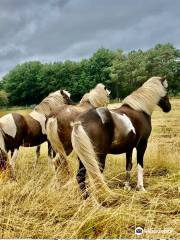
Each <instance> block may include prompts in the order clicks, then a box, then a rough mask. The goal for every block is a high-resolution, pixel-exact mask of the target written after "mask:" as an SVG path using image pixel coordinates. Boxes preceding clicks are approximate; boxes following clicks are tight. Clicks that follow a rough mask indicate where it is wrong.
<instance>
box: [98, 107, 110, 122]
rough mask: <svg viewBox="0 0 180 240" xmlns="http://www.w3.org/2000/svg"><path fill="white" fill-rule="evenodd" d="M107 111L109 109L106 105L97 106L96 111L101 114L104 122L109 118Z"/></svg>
mask: <svg viewBox="0 0 180 240" xmlns="http://www.w3.org/2000/svg"><path fill="white" fill-rule="evenodd" d="M106 111H107V109H106V108H104V107H100V108H96V112H97V114H98V115H99V117H100V118H101V121H102V123H103V124H104V123H105V122H106V121H107V120H108V118H107V115H106Z"/></svg>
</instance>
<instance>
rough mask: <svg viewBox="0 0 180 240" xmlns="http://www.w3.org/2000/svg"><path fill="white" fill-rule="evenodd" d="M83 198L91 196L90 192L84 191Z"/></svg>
mask: <svg viewBox="0 0 180 240" xmlns="http://www.w3.org/2000/svg"><path fill="white" fill-rule="evenodd" d="M82 197H83V200H86V199H87V198H88V197H89V193H88V192H84V193H83V194H82Z"/></svg>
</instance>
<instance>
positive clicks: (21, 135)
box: [0, 77, 171, 198]
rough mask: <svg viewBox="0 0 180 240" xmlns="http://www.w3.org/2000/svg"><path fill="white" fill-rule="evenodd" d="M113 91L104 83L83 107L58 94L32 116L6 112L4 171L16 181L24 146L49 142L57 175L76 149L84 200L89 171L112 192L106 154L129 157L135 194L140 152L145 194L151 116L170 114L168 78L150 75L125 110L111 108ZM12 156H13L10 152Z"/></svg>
mask: <svg viewBox="0 0 180 240" xmlns="http://www.w3.org/2000/svg"><path fill="white" fill-rule="evenodd" d="M109 95H110V91H109V90H108V89H106V87H105V86H104V85H103V84H101V83H99V84H97V86H96V87H95V88H94V89H92V90H90V92H88V93H86V94H85V95H84V96H83V97H82V99H81V101H80V103H79V104H73V102H72V100H71V98H70V94H69V93H68V92H67V91H65V90H59V91H56V92H54V93H51V94H49V95H48V96H47V97H46V98H45V99H44V100H43V101H42V102H41V103H40V104H39V105H37V106H36V107H35V108H34V109H33V111H32V112H31V113H29V114H27V115H21V114H18V113H11V114H7V115H5V116H3V117H1V118H0V169H1V171H5V170H6V168H7V166H8V165H9V167H10V173H11V178H12V179H15V172H14V168H15V160H16V158H17V155H18V151H19V147H20V146H24V147H32V146H37V150H36V154H37V155H36V159H38V157H39V155H40V144H41V143H43V142H45V141H47V142H48V158H49V159H50V161H51V162H52V164H53V165H54V167H55V169H56V171H57V169H58V168H59V167H62V166H63V165H61V164H59V163H60V162H65V163H67V174H69V172H70V171H71V170H70V169H68V166H69V165H68V158H67V157H68V155H69V154H70V153H71V152H72V151H74V152H75V154H76V156H77V158H78V160H79V169H78V171H77V177H76V178H77V182H78V184H79V187H80V189H81V191H82V196H83V197H84V198H87V197H88V195H89V193H88V190H87V188H86V183H85V179H86V172H87V174H88V177H89V179H90V181H89V182H90V184H92V186H93V185H94V186H95V185H96V186H99V187H101V188H102V189H103V191H104V192H106V191H108V192H110V189H109V187H108V185H107V183H106V182H105V180H104V178H103V174H102V172H103V170H104V167H105V160H106V156H107V154H121V153H125V154H126V181H125V183H124V184H125V185H124V188H125V189H128V190H130V188H131V184H130V171H131V169H132V152H133V149H134V148H136V150H137V189H138V190H140V191H145V189H144V184H143V158H144V153H145V151H146V148H147V142H148V138H149V136H150V133H151V114H152V112H153V110H154V108H155V106H156V105H158V106H159V107H160V108H161V109H162V110H163V111H164V112H169V111H170V110H171V104H170V102H169V98H168V82H167V79H166V78H165V77H151V78H150V79H148V80H147V81H146V82H144V84H143V85H142V86H141V87H140V88H138V89H137V90H135V91H134V92H132V93H131V94H130V95H128V96H127V97H126V98H125V99H124V100H123V101H122V104H121V106H120V107H118V108H115V109H111V110H109V109H108V108H107V105H108V103H109ZM9 151H10V152H11V156H9V154H8V152H9Z"/></svg>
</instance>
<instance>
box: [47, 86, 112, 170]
mask: <svg viewBox="0 0 180 240" xmlns="http://www.w3.org/2000/svg"><path fill="white" fill-rule="evenodd" d="M109 94H110V91H108V90H107V89H106V87H105V86H104V85H103V84H102V83H99V84H97V86H96V87H95V88H94V89H92V90H91V91H90V92H89V93H86V94H85V95H84V96H83V97H82V99H81V101H80V103H79V104H77V105H64V106H61V107H59V108H58V109H56V111H55V112H53V113H52V114H51V115H50V118H49V119H48V121H47V124H46V131H47V137H48V140H49V141H50V143H51V146H52V147H53V149H54V151H55V152H57V153H58V154H57V155H56V157H55V158H54V159H53V164H54V166H55V169H57V167H59V157H60V159H61V160H62V162H64V163H67V155H69V154H70V153H71V152H72V144H71V131H72V127H71V126H70V123H71V122H72V121H75V119H76V118H77V116H79V115H80V114H81V113H83V112H86V111H87V110H89V109H91V108H93V107H102V106H107V104H108V103H109ZM62 162H61V163H62Z"/></svg>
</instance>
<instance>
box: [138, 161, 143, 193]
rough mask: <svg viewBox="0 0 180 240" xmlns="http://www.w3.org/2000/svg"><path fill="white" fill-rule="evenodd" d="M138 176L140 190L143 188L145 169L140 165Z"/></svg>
mask: <svg viewBox="0 0 180 240" xmlns="http://www.w3.org/2000/svg"><path fill="white" fill-rule="evenodd" d="M137 174H138V182H137V187H138V188H139V189H140V188H143V168H142V167H141V165H140V164H139V163H138V165H137Z"/></svg>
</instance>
